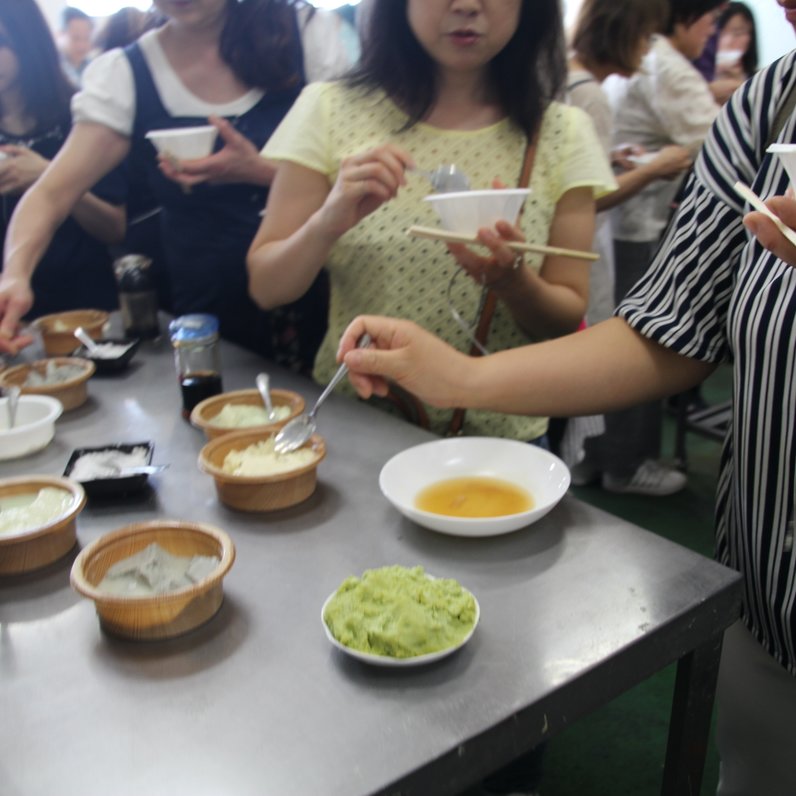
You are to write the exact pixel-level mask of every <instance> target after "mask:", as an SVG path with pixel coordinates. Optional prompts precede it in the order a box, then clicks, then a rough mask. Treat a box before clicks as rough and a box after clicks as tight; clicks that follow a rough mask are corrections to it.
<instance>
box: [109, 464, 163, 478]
mask: <svg viewBox="0 0 796 796" xmlns="http://www.w3.org/2000/svg"><path fill="white" fill-rule="evenodd" d="M167 467H168V464H140V465H136V466H135V467H120V468H119V469H118V470H116V471H115V472H114V473H113V475H112V476H111V478H127V477H128V476H130V475H154V474H155V473H162V472H163V471H164V470H165V469H166V468H167Z"/></svg>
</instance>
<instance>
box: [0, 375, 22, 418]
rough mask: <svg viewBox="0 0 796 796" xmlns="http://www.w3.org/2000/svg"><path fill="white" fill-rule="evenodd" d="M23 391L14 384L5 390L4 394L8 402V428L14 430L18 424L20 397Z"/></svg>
mask: <svg viewBox="0 0 796 796" xmlns="http://www.w3.org/2000/svg"><path fill="white" fill-rule="evenodd" d="M21 392H22V390H21V389H20V388H19V387H17V385H16V384H12V385H10V386H8V387H4V388H3V393H4V394H5V396H6V399H7V400H8V427H9V429H12V428H14V424H15V423H16V422H17V404H18V403H19V396H20V393H21Z"/></svg>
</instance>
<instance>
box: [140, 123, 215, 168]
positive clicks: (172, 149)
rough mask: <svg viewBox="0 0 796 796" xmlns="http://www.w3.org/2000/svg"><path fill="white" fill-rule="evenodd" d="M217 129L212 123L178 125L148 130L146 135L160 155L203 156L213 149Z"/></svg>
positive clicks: (179, 158) (177, 157)
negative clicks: (167, 128)
mask: <svg viewBox="0 0 796 796" xmlns="http://www.w3.org/2000/svg"><path fill="white" fill-rule="evenodd" d="M217 135H218V130H217V129H216V128H215V127H213V126H212V125H210V124H208V125H204V126H203V127H178V128H174V129H170V130H150V131H149V132H148V133H147V134H146V137H147V138H148V139H149V140H150V141H151V142H152V143H153V144H154V146H155V149H157V151H158V152H159V153H160V154H161V155H168V156H170V157H173V158H176V159H177V160H193V159H194V158H203V157H206V156H207V155H209V154H210V153H211V152H212V151H213V144H215V142H216V136H217Z"/></svg>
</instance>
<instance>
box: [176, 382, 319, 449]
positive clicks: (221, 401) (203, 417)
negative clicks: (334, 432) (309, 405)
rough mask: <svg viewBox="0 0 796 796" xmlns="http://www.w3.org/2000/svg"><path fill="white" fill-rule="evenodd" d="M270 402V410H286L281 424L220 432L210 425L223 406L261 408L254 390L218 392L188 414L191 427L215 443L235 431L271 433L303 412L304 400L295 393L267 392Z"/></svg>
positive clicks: (220, 429)
mask: <svg viewBox="0 0 796 796" xmlns="http://www.w3.org/2000/svg"><path fill="white" fill-rule="evenodd" d="M271 401H272V402H273V404H274V407H277V406H288V407H290V414H289V415H287V416H286V417H284V418H282V419H281V420H277V421H276V422H275V423H266V424H263V425H260V426H248V427H246V428H245V429H241V428H224V427H223V426H217V425H214V423H213V418H215V417H216V416H217V415H218V413H219V412H220V411H221V410H222V409H223V408H224V406H226V404H232V405H234V406H259V407H262V406H263V399H262V397H261V396H260V393H259V392H258V391H257V390H255V389H251V390H234V391H232V392H222V393H221V394H220V395H213V396H212V397H210V398H205V399H204V401H201V402H200V403H198V404H196V406H195V407H194V408H193V411H192V412H191V423H192V424H193V425H194V426H196V427H197V428H201V429H202V431H204V433H205V436H206V437H207V439H215V438H216V437H221V436H223V435H225V434H231V433H233V432H237V431H263V432H267V433H273V432H275V431H278V430H279V429H280V428H282V426H284V425H285V423H287V422H288V421H289V420H292V419H293V418H294V417H297V416H298V415H300V414H301V413H302V412H303V411H304V399H303V398H302V397H301V396H300V395H299V394H298V393H297V392H293V391H292V390H271Z"/></svg>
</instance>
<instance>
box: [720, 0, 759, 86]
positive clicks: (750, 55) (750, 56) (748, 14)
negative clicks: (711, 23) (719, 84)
mask: <svg viewBox="0 0 796 796" xmlns="http://www.w3.org/2000/svg"><path fill="white" fill-rule="evenodd" d="M736 16H741V17H743V18H744V19H745V20H746V21H747V22H748V23H749V26H750V28H751V30H752V35H751V38H750V39H749V46H748V47H747V48H746V52H745V53H744V54H743V57H742V58H741V66H742V67H743V71H744V74H746V75H747V76H749V77H750V76H751V75H753V74H754V73H755V72H756V71H757V66H758V61H759V60H760V56H759V54H758V51H757V24H756V23H755V15H754V14H753V13H752V9H751V8H749V6H748V5H746V3H727V6H726V7H725V9H724V11H722V12H721V16H720V17H719V20H718V22H717V23H716V27H717V28H718V29H719V35H721V31H722V30H724V26H725V25H726V24H727V23H728V22H729V21H730V20H731V19H732V18H733V17H736Z"/></svg>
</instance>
